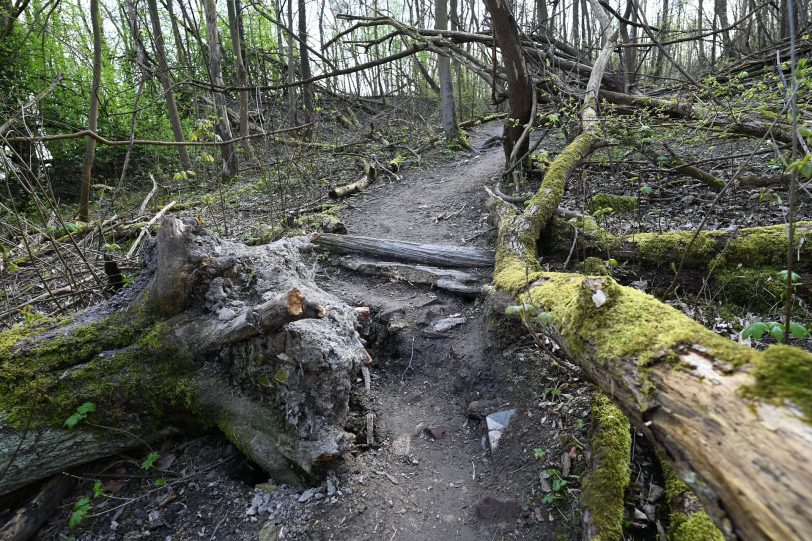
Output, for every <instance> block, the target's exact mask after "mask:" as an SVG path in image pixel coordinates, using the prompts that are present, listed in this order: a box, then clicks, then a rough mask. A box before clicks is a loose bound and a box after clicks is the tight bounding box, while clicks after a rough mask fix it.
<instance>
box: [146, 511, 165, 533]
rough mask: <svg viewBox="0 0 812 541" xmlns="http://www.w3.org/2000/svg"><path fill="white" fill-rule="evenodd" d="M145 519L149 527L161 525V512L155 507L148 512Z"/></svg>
mask: <svg viewBox="0 0 812 541" xmlns="http://www.w3.org/2000/svg"><path fill="white" fill-rule="evenodd" d="M147 520H148V521H149V522H148V524H147V527H148V528H149V529H153V528H158V527H159V526H162V525H163V521H162V520H161V512H160V511H158V510H157V509H156V510H155V511H150V512H149V514H148V515H147Z"/></svg>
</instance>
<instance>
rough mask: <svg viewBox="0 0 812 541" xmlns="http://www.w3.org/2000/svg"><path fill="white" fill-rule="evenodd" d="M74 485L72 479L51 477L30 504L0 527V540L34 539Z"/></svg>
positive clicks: (57, 476)
mask: <svg viewBox="0 0 812 541" xmlns="http://www.w3.org/2000/svg"><path fill="white" fill-rule="evenodd" d="M75 484H76V480H75V479H74V478H73V477H69V476H67V475H63V474H61V473H60V474H58V475H55V476H53V477H52V478H51V479H50V480H49V481H48V482H47V483H45V485H44V486H43V487H42V488H41V489H40V490H39V492H38V493H37V495H36V496H35V497H34V498H33V499H32V500H31V501H30V502H28V503H27V504H25V505H24V506H23V507H21V508H20V509H18V510H17V512H16V513H15V514H14V516H12V517H11V519H10V520H9V521H8V522H6V524H5V525H4V526H0V539H3V540H5V541H26V540H27V539H31V538H32V537H34V535H35V534H36V533H37V531H38V530H39V529H40V527H41V526H42V525H43V524H44V523H45V521H46V520H48V518H49V517H50V516H51V515H52V514H53V512H54V511H55V510H56V508H57V507H58V506H59V505H60V504H62V500H63V499H65V498H66V497H67V496H68V494H70V492H71V491H72V490H73V487H74V485H75Z"/></svg>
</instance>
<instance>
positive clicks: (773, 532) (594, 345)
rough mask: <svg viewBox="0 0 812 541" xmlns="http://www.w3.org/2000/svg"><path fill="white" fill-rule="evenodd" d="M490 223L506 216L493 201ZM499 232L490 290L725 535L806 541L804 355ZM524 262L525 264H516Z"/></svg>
mask: <svg viewBox="0 0 812 541" xmlns="http://www.w3.org/2000/svg"><path fill="white" fill-rule="evenodd" d="M495 204H496V208H495V210H496V212H497V215H498V216H499V217H500V218H502V219H501V220H500V222H501V223H503V224H505V223H507V224H510V223H513V221H514V220H515V216H514V215H515V212H516V211H515V209H513V208H512V207H510V206H509V205H507V204H506V203H504V202H499V201H497V202H495ZM515 238H516V237H515V236H514V235H513V234H512V232H510V231H507V230H505V228H504V226H502V227H500V240H499V242H500V245H499V246H498V247H497V259H496V268H495V271H494V283H495V285H496V286H497V287H498V288H500V289H503V290H506V291H508V292H511V293H513V294H514V295H517V298H518V299H519V300H520V302H523V303H527V304H531V305H533V306H536V307H538V309H540V310H544V311H546V312H549V313H550V314H552V318H553V323H551V324H550V325H548V326H547V327H545V328H544V329H541V330H540V331H541V332H544V333H546V334H548V335H549V336H551V337H553V339H555V340H556V341H557V342H558V343H559V344H560V345H561V347H562V349H563V350H564V351H565V352H566V354H567V355H568V356H569V357H570V358H571V359H572V360H573V361H574V362H575V363H576V364H578V365H579V366H581V367H582V368H583V370H584V373H585V374H586V376H587V377H588V378H589V379H590V380H591V381H592V382H594V383H596V384H597V385H598V386H599V387H600V388H601V389H602V390H603V391H604V392H605V393H607V395H609V396H610V397H611V398H612V399H613V401H615V403H617V404H618V406H619V407H620V408H621V409H622V410H623V412H624V413H625V414H626V415H627V416H628V417H629V419H630V420H631V421H632V423H633V424H634V425H635V426H636V427H637V429H638V430H640V431H641V432H642V433H643V434H645V435H646V436H647V438H648V439H649V440H650V441H651V442H652V443H653V444H654V445H655V446H656V447H657V448H658V449H659V451H660V453H661V455H662V456H663V457H664V458H666V460H667V461H668V462H669V463H670V464H671V465H672V466H673V467H674V470H675V471H676V472H677V473H678V474H679V476H680V477H681V478H682V479H683V481H685V482H686V483H687V484H688V485H689V486H690V487H691V488H692V489H693V491H694V492H695V493H696V495H697V497H698V498H699V500H700V501H701V502H702V503H703V504H704V505H705V508H706V509H707V511H708V515H709V516H710V517H711V518H712V520H713V521H714V522H715V523H716V524H717V525H718V526H719V527H720V529H721V530H722V531H723V533H724V534H725V535H726V537H728V538H731V539H732V538H734V537H736V536H739V537H741V538H744V539H775V540H778V539H806V538H810V537H812V505H811V504H812V489H810V487H812V469H810V468H809V464H810V463H812V424H810V422H812V393H810V392H809V389H810V386H811V385H812V354H809V353H807V352H804V351H801V350H798V349H795V348H792V347H788V346H773V347H771V348H769V349H768V350H767V351H765V352H759V351H755V350H753V349H750V348H749V347H747V346H744V345H740V344H737V343H734V342H731V341H730V340H727V339H725V338H722V337H720V336H718V335H717V334H715V333H713V332H711V331H709V330H707V329H705V328H704V327H703V326H702V325H700V324H699V323H697V322H695V321H693V320H691V319H690V318H688V317H687V316H685V315H684V314H682V313H681V312H679V311H678V310H676V309H674V308H672V307H670V306H668V305H665V304H663V303H661V302H659V301H658V300H657V299H655V298H654V297H651V296H649V295H646V294H645V293H642V292H641V291H638V290H636V289H633V288H627V287H623V286H620V285H618V284H617V283H615V282H614V281H613V280H612V279H611V278H606V277H599V278H590V277H585V276H582V275H577V274H561V273H552V272H543V271H542V270H541V269H540V266H539V264H538V262H537V261H536V258H535V256H536V253H535V241H533V242H528V243H527V244H523V245H520V246H519V252H518V253H517V252H516V251H515V250H516V249H517V246H516V245H505V244H503V242H504V241H505V240H508V241H512V240H514V239H515ZM528 262H532V264H530V265H529V264H528Z"/></svg>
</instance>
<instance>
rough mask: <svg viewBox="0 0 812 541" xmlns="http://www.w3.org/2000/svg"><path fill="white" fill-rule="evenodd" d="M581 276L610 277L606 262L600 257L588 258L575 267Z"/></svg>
mask: <svg viewBox="0 0 812 541" xmlns="http://www.w3.org/2000/svg"><path fill="white" fill-rule="evenodd" d="M575 269H576V270H577V271H578V272H580V273H581V274H586V275H590V276H608V274H609V272H608V270H607V268H606V262H605V261H604V260H603V259H600V258H598V257H587V258H586V259H584V260H583V261H581V262H580V263H578V264H577V265H576V266H575Z"/></svg>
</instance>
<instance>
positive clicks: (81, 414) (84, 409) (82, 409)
mask: <svg viewBox="0 0 812 541" xmlns="http://www.w3.org/2000/svg"><path fill="white" fill-rule="evenodd" d="M94 411H96V404H94V403H93V402H85V403H84V404H82V405H81V406H79V407H78V408H76V411H75V412H74V413H73V415H71V416H70V417H68V418H67V419H65V426H66V427H68V428H74V427H75V426H76V425H78V424H79V423H81V422H82V421H84V420H85V419H87V416H88V414H90V413H93V412H94Z"/></svg>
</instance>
